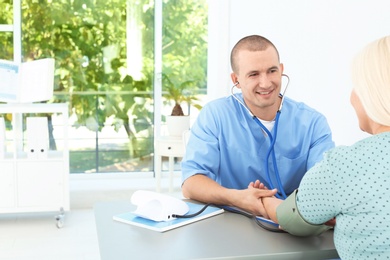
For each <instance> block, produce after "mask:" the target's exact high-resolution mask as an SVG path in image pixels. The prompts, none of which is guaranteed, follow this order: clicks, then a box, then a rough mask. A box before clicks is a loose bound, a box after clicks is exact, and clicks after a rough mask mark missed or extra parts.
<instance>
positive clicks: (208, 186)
mask: <svg viewBox="0 0 390 260" xmlns="http://www.w3.org/2000/svg"><path fill="white" fill-rule="evenodd" d="M234 192H235V190H232V189H227V188H225V187H222V186H221V185H219V184H218V183H217V182H215V181H214V180H212V179H210V178H208V177H206V176H204V175H201V174H197V175H194V176H192V177H190V178H188V179H187V180H186V181H185V182H184V183H183V185H182V193H183V196H184V197H185V198H188V199H193V200H197V201H200V202H203V203H214V204H218V205H230V206H231V205H233V204H234V202H232V198H233V197H234V196H233V194H234Z"/></svg>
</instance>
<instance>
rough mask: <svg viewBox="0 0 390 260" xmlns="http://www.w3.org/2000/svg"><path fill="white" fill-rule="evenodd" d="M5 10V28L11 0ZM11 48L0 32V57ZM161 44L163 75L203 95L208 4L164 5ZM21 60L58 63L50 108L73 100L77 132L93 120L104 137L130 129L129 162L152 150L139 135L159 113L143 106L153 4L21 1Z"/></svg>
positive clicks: (173, 1) (174, 1)
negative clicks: (107, 129) (188, 84)
mask: <svg viewBox="0 0 390 260" xmlns="http://www.w3.org/2000/svg"><path fill="white" fill-rule="evenodd" d="M0 4H1V6H2V8H0V24H2V23H3V24H11V23H12V17H13V15H12V0H9V1H7V0H0ZM3 6H4V8H3ZM129 26H130V27H129ZM136 37H139V38H137V39H138V40H136V39H135V38H136ZM129 42H130V44H129ZM12 44H13V43H12V34H9V33H0V55H1V56H0V58H2V59H11V58H12V57H13V53H12V52H13V48H12ZM132 44H135V45H132ZM129 46H132V47H131V48H133V46H135V47H134V48H135V49H128V47H129ZM162 46H163V73H164V74H166V75H169V77H170V80H171V81H172V82H173V83H175V84H176V83H180V82H183V81H187V80H193V81H196V82H197V84H193V85H192V89H190V90H189V91H190V92H196V91H197V90H199V89H205V87H206V72H207V67H206V64H207V0H201V1H197V0H182V1H179V0H164V1H163V42H162ZM22 54H23V60H24V61H28V60H36V59H41V58H46V57H53V58H55V60H56V70H55V97H54V98H53V100H51V101H50V102H69V104H70V115H74V116H76V118H77V121H76V123H75V127H79V126H85V125H86V124H87V122H90V121H91V120H94V121H96V123H97V124H96V126H97V128H96V129H95V130H96V131H101V130H102V128H103V127H105V126H106V125H107V122H111V124H113V125H114V127H115V129H119V128H120V127H124V128H125V129H126V133H127V135H128V139H129V147H130V148H129V153H130V157H136V156H143V155H144V154H140V153H139V152H138V151H143V152H142V153H145V154H150V153H152V152H153V151H152V149H153V145H151V141H149V142H142V143H143V144H141V143H140V142H139V138H137V133H138V132H140V131H144V130H145V129H150V128H152V125H153V107H152V106H151V107H152V108H151V109H150V107H146V106H145V105H144V104H145V102H146V103H147V104H153V75H154V70H153V69H154V1H151V0H138V1H136V0H71V1H70V0H55V1H53V0H39V1H38V0H22ZM129 54H130V56H129ZM131 55H134V56H131ZM139 57H140V58H141V63H140V64H141V65H140V66H138V68H136V70H137V69H138V71H136V72H135V74H132V71H131V70H130V69H129V68H130V67H132V65H134V64H138V63H139ZM139 98H143V101H142V102H141V103H140V102H139V101H138V100H139ZM108 119H110V120H108ZM112 122H114V123H112ZM149 132H150V133H151V135H152V134H153V131H149ZM146 139H149V140H152V139H153V136H149V137H146ZM140 145H143V146H146V147H144V148H142V149H140V147H139V146H140ZM71 164H72V161H71ZM71 168H72V166H71Z"/></svg>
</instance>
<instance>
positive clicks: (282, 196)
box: [231, 74, 290, 199]
mask: <svg viewBox="0 0 390 260" xmlns="http://www.w3.org/2000/svg"><path fill="white" fill-rule="evenodd" d="M283 76H284V77H286V78H287V80H288V81H287V84H286V87H285V88H284V91H283V94H281V93H280V94H279V97H280V98H281V99H282V100H281V101H280V106H279V109H278V111H277V112H276V117H275V125H274V127H273V129H274V130H273V131H274V135H273V136H272V134H271V132H270V131H269V130H268V129H267V128H266V127H265V126H264V125H263V124H262V123H261V122H260V120H259V119H258V118H257V116H255V115H254V114H253V113H252V111H251V110H250V109H249V108H248V106H247V105H245V104H244V103H243V102H242V101H241V100H240V99H239V98H237V97H236V95H234V92H233V89H234V88H235V87H237V85H238V84H239V82H236V83H235V84H234V85H233V86H232V88H231V95H232V96H233V98H234V99H236V100H237V101H238V103H240V104H241V105H242V106H243V107H244V108H245V109H246V110H247V111H248V112H249V114H250V115H251V116H252V118H253V120H255V122H256V123H257V124H258V125H259V126H260V127H261V129H262V130H263V131H264V132H265V133H266V134H267V135H268V136H269V138H270V143H271V144H270V147H269V148H268V151H267V156H266V159H265V162H264V169H265V173H266V176H267V181H268V183H269V186H270V187H268V188H270V189H274V188H277V190H278V193H277V194H276V195H275V196H276V197H277V198H279V199H286V198H287V196H286V192H285V191H284V188H283V185H282V181H281V180H280V175H279V170H278V166H277V165H276V156H275V150H274V147H275V141H276V136H277V133H278V123H279V117H280V113H281V111H282V107H283V101H284V94H285V93H286V90H287V88H288V85H289V84H290V77H289V76H287V75H286V74H282V77H283ZM270 156H271V158H272V164H273V167H274V171H275V178H276V182H277V187H275V186H274V185H273V183H272V181H271V176H270V173H269V166H268V161H269V157H270Z"/></svg>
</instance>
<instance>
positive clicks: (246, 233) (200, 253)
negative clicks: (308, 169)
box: [94, 201, 338, 260]
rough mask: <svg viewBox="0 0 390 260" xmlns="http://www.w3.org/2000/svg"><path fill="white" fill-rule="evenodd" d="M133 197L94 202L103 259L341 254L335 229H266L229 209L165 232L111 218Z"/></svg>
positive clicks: (129, 206)
mask: <svg viewBox="0 0 390 260" xmlns="http://www.w3.org/2000/svg"><path fill="white" fill-rule="evenodd" d="M134 209H135V206H134V205H132V204H131V203H130V202H129V201H117V202H99V203H97V204H95V206H94V211H95V219H96V226H97V234H98V240H99V248H100V256H101V260H112V259H115V260H127V259H159V260H160V259H169V260H172V259H205V258H207V259H216V258H218V259H221V258H223V259H272V260H281V259H288V260H292V259H305V260H306V259H310V260H314V259H330V258H337V257H338V254H337V252H336V250H335V247H334V244H333V231H327V232H326V233H324V234H322V235H320V236H317V237H308V238H302V237H294V236H292V235H290V234H287V233H273V232H269V231H266V230H264V229H262V228H261V227H259V226H257V224H256V223H255V222H254V221H253V220H251V219H249V218H247V217H245V216H242V215H239V214H234V213H229V212H225V213H223V214H220V215H217V216H214V217H211V218H208V219H205V220H201V221H199V222H195V223H192V224H189V225H186V226H183V227H180V228H177V229H173V230H170V231H167V232H164V233H159V232H156V231H152V230H148V229H144V228H140V227H136V226H131V225H128V224H124V223H120V222H117V221H114V220H113V219H112V217H113V215H115V214H119V213H123V212H128V211H132V210H134Z"/></svg>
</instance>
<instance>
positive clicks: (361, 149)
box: [257, 36, 390, 260]
mask: <svg viewBox="0 0 390 260" xmlns="http://www.w3.org/2000/svg"><path fill="white" fill-rule="evenodd" d="M352 81H353V86H354V87H353V90H352V93H351V104H352V106H353V107H354V109H355V112H356V115H357V117H358V120H359V127H360V129H361V130H363V131H365V132H367V133H370V134H372V136H370V137H368V138H366V139H363V140H361V141H359V142H357V143H355V144H354V145H352V146H348V147H346V146H340V147H336V148H334V149H332V150H330V151H329V152H327V153H326V154H325V156H324V160H323V161H322V162H320V163H318V164H316V165H315V166H314V167H313V168H312V169H310V170H309V171H308V172H307V173H306V175H305V176H304V177H303V179H302V181H301V183H300V186H299V189H298V190H299V191H298V190H296V191H295V192H294V193H293V194H291V195H290V196H289V197H288V198H287V199H286V200H285V201H284V202H283V201H281V200H278V199H276V198H271V197H267V198H263V203H264V206H265V208H266V211H267V213H268V215H269V216H270V218H271V219H272V220H273V221H275V222H277V223H279V225H280V226H281V228H283V229H284V230H286V231H287V232H289V233H291V234H294V235H299V236H306V235H317V234H319V233H321V232H323V231H324V230H326V229H327V226H326V225H323V223H326V222H327V221H329V220H331V219H333V218H336V225H335V229H334V242H335V246H336V249H337V251H338V253H339V256H340V257H341V259H343V260H344V259H390V36H386V37H383V38H381V39H379V40H376V41H374V42H372V43H371V44H369V45H368V46H367V47H366V48H365V49H363V50H362V51H361V52H360V53H359V54H358V55H357V57H356V58H355V60H354V62H353V64H352ZM261 185H262V184H261ZM259 186H260V185H259V184H257V187H259Z"/></svg>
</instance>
